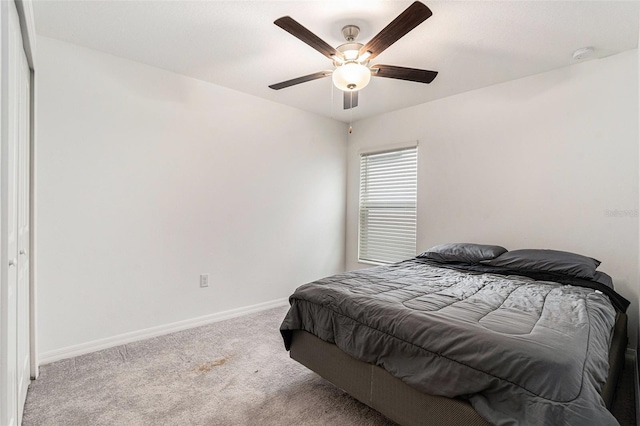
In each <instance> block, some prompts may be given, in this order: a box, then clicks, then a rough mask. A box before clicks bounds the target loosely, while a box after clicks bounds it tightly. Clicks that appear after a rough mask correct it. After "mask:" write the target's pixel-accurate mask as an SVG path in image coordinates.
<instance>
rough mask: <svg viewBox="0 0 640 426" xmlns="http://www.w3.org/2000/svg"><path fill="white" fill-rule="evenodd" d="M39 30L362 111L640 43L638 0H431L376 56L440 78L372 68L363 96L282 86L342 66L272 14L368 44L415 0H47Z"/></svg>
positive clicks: (261, 92)
mask: <svg viewBox="0 0 640 426" xmlns="http://www.w3.org/2000/svg"><path fill="white" fill-rule="evenodd" d="M34 3H35V6H34V10H35V16H36V29H37V32H38V34H41V35H44V36H47V37H52V38H56V39H60V40H63V41H67V42H70V43H74V44H78V45H81V46H86V47H90V48H93V49H96V50H100V51H103V52H107V53H110V54H113V55H117V56H121V57H124V58H128V59H131V60H134V61H138V62H142V63H145V64H149V65H152V66H155V67H159V68H163V69H166V70H170V71H174V72H177V73H180V74H184V75H188V76H192V77H195V78H198V79H201V80H206V81H210V82H212V83H216V84H219V85H221V86H226V87H229V88H232V89H236V90H239V91H242V92H246V93H250V94H252V95H255V96H259V97H262V98H266V99H271V100H273V101H276V102H280V103H283V104H286V105H291V106H294V107H297V108H301V109H303V110H307V111H310V112H314V113H317V114H321V115H324V116H327V117H333V118H336V119H338V120H342V121H349V120H350V119H351V118H352V119H353V121H356V120H358V119H360V118H364V117H369V116H372V115H376V114H380V113H383V112H387V111H393V110H397V109H401V108H405V107H409V106H413V105H417V104H420V103H424V102H427V101H431V100H434V99H438V98H443V97H446V96H450V95H453V94H456V93H461V92H465V91H469V90H474V89H478V88H481V87H485V86H489V85H492V84H496V83H501V82H504V81H508V80H513V79H517V78H521V77H525V76H529V75H533V74H538V73H541V72H545V71H549V70H552V69H556V68H560V67H564V66H568V65H571V64H573V63H575V61H573V59H572V58H571V55H572V52H573V51H574V50H575V49H578V48H581V47H585V46H593V47H594V48H595V56H596V57H604V56H609V55H612V54H616V53H619V52H623V51H626V50H630V49H635V48H637V46H638V19H639V12H640V2H637V1H622V2H614V1H595V2H586V1H572V2H570V1H549V2H540V1H470V2H469V1H465V2H462V1H430V0H424V3H425V4H426V5H427V6H428V7H429V8H430V9H431V10H432V11H433V16H432V17H431V18H429V19H428V20H427V21H425V22H424V23H422V24H421V25H419V26H418V27H417V28H416V29H414V30H413V31H412V32H410V33H409V34H408V35H406V36H405V37H403V38H402V39H400V40H399V41H398V42H397V43H396V44H394V45H393V46H391V47H389V49H387V50H386V51H384V52H383V53H382V54H381V55H380V56H378V58H376V59H375V60H373V61H372V64H376V63H377V64H388V65H400V66H407V67H412V68H422V69H428V70H435V71H439V74H438V77H437V78H436V79H435V80H434V82H433V83H431V84H429V85H426V84H419V83H412V82H406V81H401V80H392V79H387V78H372V79H371V83H370V84H369V86H367V87H366V88H364V89H363V90H362V91H361V92H360V97H359V106H358V107H357V108H355V109H354V110H353V116H352V117H350V113H349V111H343V110H342V93H341V92H339V91H338V90H337V89H332V84H331V79H330V78H324V79H320V80H316V81H312V82H308V83H304V84H300V85H297V86H293V87H290V88H287V89H283V90H280V91H274V90H272V89H269V88H268V87H267V86H268V85H269V84H273V83H277V82H281V81H284V80H288V79H291V78H295V77H299V76H302V75H306V74H311V73H314V72H317V71H322V70H325V69H332V66H331V64H330V61H329V60H328V59H327V58H325V57H324V56H323V55H321V54H320V53H318V52H317V51H315V50H313V49H312V48H311V47H309V46H307V45H306V44H304V43H302V42H301V41H299V40H298V39H296V38H294V37H293V36H292V35H290V34H288V33H287V32H285V31H284V30H282V29H280V28H278V27H277V26H275V25H274V24H273V21H274V20H275V19H277V18H279V17H281V16H285V15H289V16H291V17H293V18H294V19H295V20H297V21H298V22H300V23H301V24H302V25H304V26H305V27H306V28H308V29H309V30H311V31H312V32H314V33H315V34H317V35H318V36H319V37H320V38H322V39H323V40H324V41H326V42H327V43H329V44H331V45H333V46H338V45H339V44H341V43H343V42H344V39H343V38H342V35H341V31H340V30H341V28H342V27H343V26H344V25H346V24H356V25H358V26H359V27H360V28H361V34H360V36H359V37H358V41H360V42H362V43H366V41H368V40H369V39H370V38H371V37H373V36H374V35H375V34H376V33H377V32H378V31H380V30H381V29H382V28H384V27H385V26H386V25H387V24H388V23H389V22H390V21H391V20H392V19H393V18H395V17H396V16H397V15H399V14H400V13H401V12H402V11H403V10H404V9H405V8H407V7H408V6H409V5H410V4H411V1H373V0H343V1H339V2H334V1H211V0H210V1H114V0H111V1H93V0H84V1H42V0H35V1H34Z"/></svg>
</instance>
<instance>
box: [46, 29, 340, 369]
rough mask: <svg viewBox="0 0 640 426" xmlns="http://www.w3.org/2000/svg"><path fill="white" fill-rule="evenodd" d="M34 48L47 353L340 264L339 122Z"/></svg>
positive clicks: (226, 305) (127, 66) (193, 313)
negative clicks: (204, 277)
mask: <svg viewBox="0 0 640 426" xmlns="http://www.w3.org/2000/svg"><path fill="white" fill-rule="evenodd" d="M38 48H39V58H38V59H39V68H38V73H37V79H38V81H37V83H38V89H39V94H38V97H39V98H38V111H37V113H38V117H39V123H38V128H37V131H38V135H39V141H38V144H39V145H38V153H37V155H38V165H37V173H38V187H37V193H38V197H39V199H38V223H37V225H38V230H39V233H38V237H37V238H38V249H39V260H38V265H37V267H38V274H39V282H38V303H39V306H38V315H39V318H38V326H39V350H40V352H41V353H43V354H45V358H46V354H47V353H49V354H51V353H52V352H51V351H59V350H61V349H63V348H68V347H70V346H72V345H79V344H83V343H86V342H90V341H93V340H96V339H105V338H108V337H112V336H116V335H120V334H122V333H127V332H132V331H137V330H141V329H145V328H149V327H155V326H161V325H165V324H169V323H173V322H176V321H181V320H185V319H190V318H195V317H199V316H202V315H207V314H211V313H216V312H221V311H225V310H229V309H233V308H238V307H243V306H248V305H253V304H257V303H261V302H267V301H271V300H274V299H279V298H286V297H287V296H289V295H290V294H291V292H292V291H293V290H294V289H295V287H297V286H298V285H301V284H303V283H305V282H308V281H311V280H314V279H318V278H320V277H322V276H326V275H329V274H333V273H336V272H339V271H341V270H343V269H344V255H345V253H344V234H345V228H344V220H345V218H344V211H345V180H346V141H347V129H346V125H345V124H344V123H339V122H336V121H333V120H329V119H325V118H320V117H318V116H315V115H313V114H310V113H306V112H303V111H300V110H297V109H294V108H290V107H286V106H283V105H280V104H276V103H273V102H270V101H266V100H263V99H260V98H256V97H253V96H249V95H246V94H243V93H240V92H236V91H233V90H229V89H226V88H223V87H220V86H216V85H213V84H210V83H206V82H203V81H199V80H195V79H192V78H188V77H184V76H181V75H178V74H174V73H171V72H167V71H163V70H159V69H156V68H153V67H149V66H146V65H142V64H139V63H136V62H132V61H129V60H125V59H121V58H117V57H114V56H110V55H106V54H103V53H100V52H97V51H93V50H89V49H85V48H82V47H78V46H74V45H71V44H66V43H63V42H60V41H56V40H52V39H48V38H39V39H38ZM205 272H208V273H210V274H211V285H210V287H209V288H205V289H201V288H199V274H201V273H205Z"/></svg>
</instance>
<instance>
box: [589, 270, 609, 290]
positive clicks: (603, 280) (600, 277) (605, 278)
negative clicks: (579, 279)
mask: <svg viewBox="0 0 640 426" xmlns="http://www.w3.org/2000/svg"><path fill="white" fill-rule="evenodd" d="M593 281H595V282H598V283H600V284H604V285H606V286H607V287H609V288H613V278H611V275H609V274H606V273H604V272H602V271H596V274H595V275H594V277H593Z"/></svg>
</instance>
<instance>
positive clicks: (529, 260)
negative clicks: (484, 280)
mask: <svg viewBox="0 0 640 426" xmlns="http://www.w3.org/2000/svg"><path fill="white" fill-rule="evenodd" d="M480 263H482V264H483V265H491V266H499V267H502V268H507V269H512V270H515V271H517V270H522V271H544V272H555V273H559V274H564V275H571V276H573V277H578V278H586V279H588V280H593V278H594V277H595V275H596V268H597V267H598V265H600V261H599V260H596V259H593V258H591V257H586V256H582V255H579V254H575V253H570V252H567V251H558V250H537V249H526V250H513V251H510V252H507V253H504V254H502V255H500V256H499V257H497V258H495V259H492V260H485V261H482V262H480Z"/></svg>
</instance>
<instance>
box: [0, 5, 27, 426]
mask: <svg viewBox="0 0 640 426" xmlns="http://www.w3.org/2000/svg"><path fill="white" fill-rule="evenodd" d="M0 23H1V24H0V30H1V31H0V33H1V36H0V42H1V43H2V47H3V49H2V50H3V51H2V88H1V95H2V103H1V108H0V110H1V112H2V125H1V126H0V130H2V132H1V134H2V144H1V148H2V149H1V150H0V160H1V163H0V164H1V166H0V171H1V173H0V188H1V191H0V193H1V194H2V198H1V201H0V203H1V204H0V207H1V209H0V212H1V214H0V217H1V219H2V220H1V225H2V232H0V236H1V237H2V245H1V250H0V252H1V256H0V259H2V262H3V263H4V265H2V268H0V270H1V271H2V276H1V278H2V280H1V286H0V336H1V340H0V377H1V383H0V424H1V425H2V426H4V425H8V426H11V425H18V424H20V420H21V416H22V410H23V407H24V400H25V397H26V392H27V387H28V385H29V379H30V377H29V376H30V375H29V261H28V259H29V257H28V255H27V254H28V248H29V181H28V176H29V145H30V140H29V101H30V100H29V77H30V72H29V68H28V66H27V63H26V55H25V52H24V49H23V46H22V33H21V30H20V23H19V19H18V13H17V10H16V7H15V4H14V2H13V1H8V2H4V1H3V2H2V4H1V14H0ZM5 46H6V49H5Z"/></svg>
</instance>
